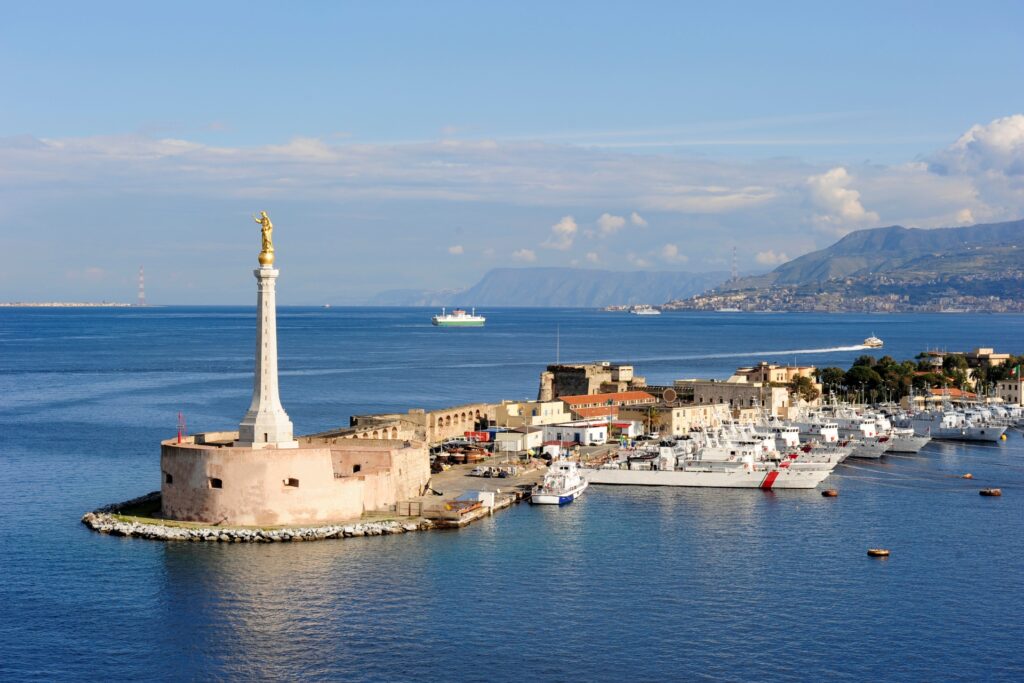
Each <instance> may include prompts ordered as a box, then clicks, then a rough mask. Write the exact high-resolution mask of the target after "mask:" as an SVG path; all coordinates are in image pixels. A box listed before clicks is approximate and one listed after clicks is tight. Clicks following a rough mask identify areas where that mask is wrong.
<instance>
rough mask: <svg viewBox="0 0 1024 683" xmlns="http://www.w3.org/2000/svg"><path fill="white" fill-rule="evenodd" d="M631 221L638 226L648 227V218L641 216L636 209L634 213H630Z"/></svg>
mask: <svg viewBox="0 0 1024 683" xmlns="http://www.w3.org/2000/svg"><path fill="white" fill-rule="evenodd" d="M629 222H630V223H632V224H633V225H635V226H636V227H638V228H646V227H647V220H646V219H644V217H643V216H641V215H640V214H638V213H637V212H636V211H634V212H633V213H631V214H629Z"/></svg>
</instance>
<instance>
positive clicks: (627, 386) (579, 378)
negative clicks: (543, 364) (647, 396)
mask: <svg viewBox="0 0 1024 683" xmlns="http://www.w3.org/2000/svg"><path fill="white" fill-rule="evenodd" d="M646 386H647V382H646V380H645V378H643V377H640V376H637V375H635V374H634V373H633V366H632V365H613V364H611V363H609V362H608V361H598V362H595V363H574V364H565V365H563V364H557V365H549V366H548V367H547V370H546V371H544V372H542V373H541V375H540V389H539V391H538V392H537V398H538V399H539V400H541V401H552V400H554V399H556V398H561V397H562V396H579V395H587V394H600V393H616V392H624V391H632V390H642V389H644V388H645V387H646Z"/></svg>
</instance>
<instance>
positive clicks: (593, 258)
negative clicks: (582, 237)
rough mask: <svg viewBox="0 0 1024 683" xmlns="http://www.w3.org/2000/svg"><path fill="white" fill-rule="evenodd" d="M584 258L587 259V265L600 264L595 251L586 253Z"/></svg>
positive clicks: (599, 258)
mask: <svg viewBox="0 0 1024 683" xmlns="http://www.w3.org/2000/svg"><path fill="white" fill-rule="evenodd" d="M584 258H586V259H587V263H594V264H597V263H600V262H601V257H600V256H599V255H598V253H597V252H596V251H588V252H587V255H586V256H585V257H584Z"/></svg>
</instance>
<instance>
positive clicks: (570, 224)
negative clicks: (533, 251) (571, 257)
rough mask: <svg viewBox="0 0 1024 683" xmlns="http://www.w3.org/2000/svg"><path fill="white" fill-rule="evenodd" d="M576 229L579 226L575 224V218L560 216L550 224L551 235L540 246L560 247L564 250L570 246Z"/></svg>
mask: <svg viewBox="0 0 1024 683" xmlns="http://www.w3.org/2000/svg"><path fill="white" fill-rule="evenodd" d="M578 230H579V227H578V226H577V225H576V219H574V218H573V217H572V216H562V220H560V221H558V222H557V223H555V224H554V225H552V226H551V237H549V238H548V239H547V241H545V242H544V243H543V244H542V245H541V246H544V247H547V248H548V249H560V250H562V251H566V250H567V249H570V248H571V247H572V243H573V241H574V240H575V239H576V232H577V231H578Z"/></svg>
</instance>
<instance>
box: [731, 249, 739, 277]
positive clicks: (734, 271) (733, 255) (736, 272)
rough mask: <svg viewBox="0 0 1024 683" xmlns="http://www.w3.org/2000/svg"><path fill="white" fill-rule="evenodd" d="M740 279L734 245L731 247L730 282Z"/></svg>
mask: <svg viewBox="0 0 1024 683" xmlns="http://www.w3.org/2000/svg"><path fill="white" fill-rule="evenodd" d="M739 279H740V271H739V268H737V267H736V247H733V248H732V279H731V281H732V282H736V281H737V280H739Z"/></svg>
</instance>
